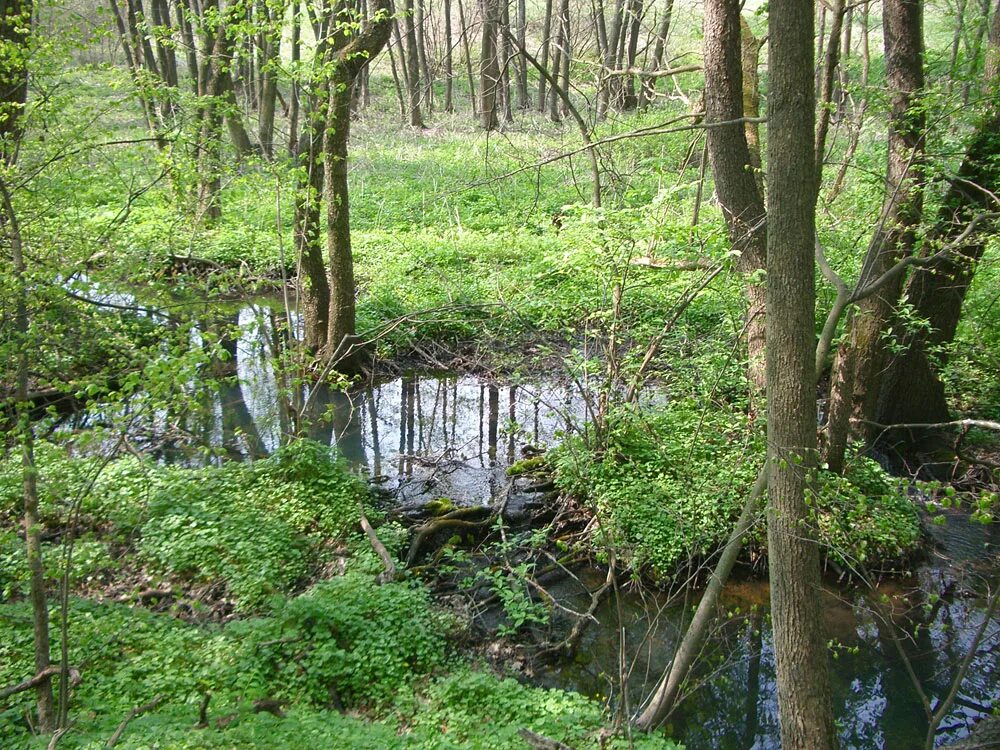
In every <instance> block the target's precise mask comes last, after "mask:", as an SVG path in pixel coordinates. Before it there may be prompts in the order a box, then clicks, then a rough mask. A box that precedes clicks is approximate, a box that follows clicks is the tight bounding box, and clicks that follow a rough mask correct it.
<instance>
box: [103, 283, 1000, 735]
mask: <svg viewBox="0 0 1000 750" xmlns="http://www.w3.org/2000/svg"><path fill="white" fill-rule="evenodd" d="M114 299H115V301H116V302H118V303H119V304H129V303H130V298H129V297H128V296H127V295H125V296H122V295H117V296H115V298H114ZM276 310H278V312H276ZM282 317H283V316H282V314H281V313H280V307H278V308H276V307H272V306H271V305H270V304H269V303H266V302H265V303H262V304H244V305H237V306H233V307H229V308H227V309H225V310H223V312H222V314H221V315H220V314H219V310H218V308H216V309H215V319H216V320H219V321H221V322H224V323H228V324H229V325H234V324H238V334H237V335H234V336H231V337H230V338H228V339H224V341H223V343H224V346H225V347H226V348H227V349H228V350H229V352H230V360H229V362H227V363H222V364H220V365H219V367H220V368H221V373H216V374H217V375H218V374H222V375H228V377H227V378H224V379H223V381H222V385H218V386H213V387H211V388H209V389H207V393H204V394H202V395H201V396H200V397H199V403H200V404H201V406H202V408H200V409H192V410H191V411H190V413H188V414H187V415H186V416H185V418H184V425H185V430H184V432H185V439H184V440H173V439H169V440H164V438H163V435H162V434H161V433H162V432H163V429H164V426H165V425H169V424H171V423H172V421H171V418H170V415H167V414H164V413H162V412H159V413H157V414H155V415H153V416H152V417H151V418H150V419H149V420H148V423H146V424H143V425H141V426H140V427H141V429H139V430H138V432H137V435H136V436H135V438H136V441H137V442H140V443H141V442H142V440H143V439H144V440H146V441H147V444H148V445H150V446H153V445H155V446H159V447H158V448H157V450H160V451H164V452H165V449H164V446H168V445H173V446H174V448H175V449H178V450H180V448H179V446H180V445H181V444H182V443H185V442H186V444H188V445H191V444H197V443H202V444H205V445H210V446H213V447H214V449H215V451H216V459H215V460H223V457H225V458H235V459H246V458H254V457H258V456H262V455H266V454H268V453H270V452H271V451H273V450H275V448H276V447H277V446H278V444H279V442H280V439H281V435H282V433H284V432H288V431H289V430H290V429H291V427H292V425H293V424H295V423H299V424H301V425H302V426H303V428H304V432H305V433H306V434H308V436H309V437H311V438H313V439H315V440H318V441H320V442H323V443H324V444H328V445H331V446H335V447H336V448H337V450H338V451H339V452H340V454H341V455H343V456H344V458H346V459H347V460H348V461H349V462H350V463H351V464H352V466H354V468H355V469H356V470H357V471H358V472H360V473H361V474H363V475H364V476H366V477H367V478H368V479H369V480H370V481H371V482H373V483H374V484H378V485H380V486H382V487H384V488H387V489H389V490H391V491H392V492H393V494H394V496H395V498H396V500H397V502H399V503H400V504H401V505H403V506H407V505H410V504H418V503H422V502H424V501H426V500H428V499H431V498H435V497H447V498H449V499H450V500H452V501H453V502H455V503H457V504H466V505H469V504H486V503H490V502H493V501H494V500H495V499H496V498H497V497H498V496H499V493H500V492H502V491H504V490H505V488H506V487H507V483H508V481H509V480H508V479H507V477H506V468H507V467H508V466H509V465H510V464H511V463H513V462H514V461H515V460H517V459H518V458H520V457H522V456H523V455H525V454H526V453H527V452H530V451H531V450H533V449H535V448H541V447H545V446H547V445H552V444H554V443H556V442H558V441H560V440H562V439H564V438H565V436H566V435H567V434H572V433H574V432H578V431H581V430H586V429H587V422H588V417H589V416H590V412H591V409H592V398H591V397H590V395H589V394H590V390H589V389H588V387H587V386H586V384H579V383H576V382H571V381H570V380H568V379H567V378H560V377H550V378H531V379H530V380H520V381H514V380H509V379H508V380H497V379H490V378H481V377H478V376H474V375H469V374H459V373H408V374H405V375H401V376H399V377H394V378H390V379H387V380H384V381H381V382H377V383H374V384H370V385H367V386H364V387H360V388H356V389H352V390H349V391H347V392H343V391H339V390H335V389H331V388H329V387H326V386H324V385H319V386H309V385H302V386H296V387H290V386H287V384H279V376H276V375H275V369H274V367H273V365H272V363H273V361H274V356H275V352H276V349H277V347H278V345H279V343H280V342H279V337H278V336H276V335H275V331H276V330H278V327H277V326H278V324H279V323H280V322H281V320H282ZM205 319H209V318H208V317H206V318H205ZM297 325H298V324H297V321H295V320H294V317H293V320H292V326H293V327H294V326H297ZM192 344H193V345H196V346H200V340H199V334H198V332H197V330H196V331H195V332H194V333H193V334H192ZM191 385H192V386H195V385H197V384H191ZM196 390H197V389H194V388H193V389H192V392H193V393H194V392H195V391H196ZM181 453H182V455H187V456H190V453H185V452H184V451H181ZM931 534H932V539H933V542H934V547H933V549H932V551H931V552H930V554H929V556H928V560H927V561H926V562H925V563H924V564H922V565H921V566H919V568H918V569H917V570H916V571H915V572H914V574H913V575H912V576H911V577H910V578H908V579H903V580H897V581H893V582H889V583H885V584H883V585H882V586H880V587H879V588H878V589H877V590H876V591H875V592H871V591H867V590H862V589H857V588H848V587H842V586H837V585H835V584H833V583H831V582H828V584H827V588H826V590H825V591H824V592H823V593H822V594H820V596H821V597H822V600H823V609H824V624H825V628H826V631H827V637H828V638H830V639H831V642H833V643H834V644H835V647H834V653H835V656H836V658H835V659H834V660H833V661H832V667H833V675H832V679H833V696H834V705H835V710H836V714H837V719H838V722H839V727H840V734H841V741H842V746H843V747H845V748H885V749H886V750H895V749H897V748H915V747H921V746H922V745H923V738H924V734H925V732H926V728H927V720H926V717H925V712H924V709H923V707H922V705H921V703H920V700H919V698H918V695H917V692H916V690H915V688H914V686H913V684H912V680H911V678H910V676H909V674H908V673H907V670H906V669H905V667H904V664H903V661H902V660H901V658H900V656H899V653H898V648H899V647H901V648H902V649H903V651H904V652H905V653H906V654H907V656H908V658H909V659H910V661H911V663H912V665H913V670H914V672H915V673H916V675H917V677H918V679H919V680H920V682H921V686H922V689H923V690H924V691H925V692H926V693H927V694H928V695H930V696H932V700H934V701H936V700H937V699H938V698H939V697H940V696H943V695H945V694H946V693H947V690H948V688H949V686H950V680H951V679H952V676H953V674H954V671H955V669H956V665H957V664H958V663H959V662H960V661H961V660H962V659H963V657H964V656H965V655H966V653H968V651H969V648H970V644H971V641H972V638H973V634H974V632H975V631H976V630H977V628H978V627H979V626H980V625H981V624H982V621H983V618H984V613H985V601H984V598H983V596H982V593H983V590H984V586H983V581H984V580H986V581H992V583H993V585H1000V583H998V582H997V579H998V576H997V571H998V570H1000V559H998V554H1000V533H998V530H997V527H996V526H995V525H994V526H993V527H984V526H980V525H977V524H971V523H970V522H969V521H968V519H967V518H966V517H965V516H964V515H962V514H959V513H955V512H950V513H947V514H946V515H945V524H944V525H943V526H933V527H931ZM603 580H604V576H603V573H602V572H601V571H598V570H592V571H584V572H583V573H582V574H581V576H580V581H579V582H574V581H572V580H570V579H567V580H565V581H562V582H558V583H555V584H552V585H549V586H548V588H549V590H550V591H551V592H552V593H554V594H555V595H556V596H557V598H558V599H559V600H560V601H561V603H563V604H564V605H566V606H569V607H572V608H574V609H576V610H578V611H583V610H585V609H586V608H587V606H588V604H589V601H590V599H589V593H588V592H589V591H590V590H594V589H596V588H598V587H599V586H600V584H601V583H603ZM581 584H582V585H581ZM686 596H687V597H689V598H688V599H687V600H685V598H684V597H685V594H684V593H683V592H680V593H679V594H678V595H677V596H673V597H671V596H669V595H668V594H666V593H649V592H640V591H638V590H635V589H632V588H625V589H623V590H622V591H621V592H620V593H619V595H618V596H617V597H608V598H607V599H605V600H604V602H603V603H602V605H601V606H600V607H599V608H598V610H597V611H596V613H595V614H596V618H597V623H595V624H592V625H591V626H590V627H588V629H587V630H586V632H585V635H584V638H583V640H582V643H581V648H580V652H579V658H578V659H577V660H575V661H574V662H573V663H571V664H568V665H562V666H559V667H557V668H554V669H550V670H548V671H543V672H539V673H536V674H534V675H532V677H531V679H532V680H533V681H535V682H537V683H539V684H542V685H547V686H553V687H561V688H567V689H573V690H577V691H579V692H581V693H584V694H587V695H590V696H601V697H606V698H608V699H609V701H610V702H611V704H612V705H615V706H620V705H622V699H623V697H624V698H625V700H626V703H627V706H628V708H629V709H630V710H634V709H635V707H636V706H637V705H639V703H640V702H641V700H642V698H643V696H645V695H646V694H648V692H649V690H650V689H651V687H652V686H653V684H655V681H656V680H657V678H658V677H659V675H660V674H661V673H662V671H663V669H664V668H665V667H666V666H667V664H668V662H669V659H670V656H671V654H672V649H673V648H674V646H675V644H676V643H677V641H678V639H679V634H680V632H681V629H682V628H683V626H684V625H685V624H686V613H688V612H689V611H690V606H691V605H692V604H693V603H694V602H696V599H697V595H696V594H692V593H691V592H687V594H686ZM937 596H940V599H936V597H937ZM883 598H884V599H883ZM767 602H768V590H767V584H766V582H763V581H759V580H744V581H737V582H735V583H732V584H730V585H729V586H728V587H727V589H726V592H725V594H724V596H723V606H724V607H725V609H726V610H727V612H728V616H726V617H723V618H720V620H719V623H718V625H717V628H716V630H715V632H714V633H713V634H712V636H711V638H710V639H709V642H708V645H707V647H706V652H705V654H704V658H703V659H702V661H701V667H700V669H699V671H698V672H697V673H696V677H695V685H696V689H694V690H693V692H692V693H691V694H690V696H689V697H688V698H687V699H686V700H685V701H684V703H683V704H682V705H681V707H680V709H678V711H677V712H676V713H675V715H674V716H673V717H672V719H671V724H670V727H669V728H670V730H671V731H672V733H673V734H674V735H675V736H677V737H678V738H680V739H681V740H682V741H683V742H684V743H685V744H686V745H687V747H689V748H691V749H692V750H698V749H699V748H706V749H708V748H719V749H734V750H736V749H738V750H750V749H753V750H765V749H770V748H777V747H779V742H778V718H777V716H778V715H777V697H776V686H775V673H774V653H773V642H772V636H771V629H770V621H769V617H768V610H767ZM889 613H891V615H890V614H889ZM558 624H559V623H558V622H557V625H558ZM563 625H565V626H568V623H565V622H564V623H563ZM622 632H624V638H625V642H624V647H623V644H622V643H621V633H622ZM897 643H898V646H897ZM998 651H1000V624H998V623H997V622H992V623H989V624H987V630H986V636H985V637H984V639H983V642H982V644H981V645H980V649H979V653H978V654H977V656H976V657H975V658H974V660H973V662H972V667H971V669H970V670H969V675H968V678H967V679H966V680H965V682H964V683H963V684H962V686H961V689H960V691H959V694H958V699H957V700H956V702H955V706H954V708H953V710H952V711H951V712H950V714H949V715H948V716H947V717H946V718H945V719H944V721H943V722H942V724H941V732H940V736H939V740H940V741H942V742H943V741H945V740H953V739H957V738H959V737H962V736H965V735H966V734H967V733H968V730H969V728H970V726H971V725H972V723H973V722H974V720H975V719H977V718H979V717H981V716H982V715H983V714H984V713H985V712H987V711H988V710H989V707H990V704H991V701H993V700H996V698H997V697H998V696H1000V675H998V672H997V670H996V665H997V661H998V658H997V657H998ZM622 675H625V676H626V677H627V679H626V684H627V688H626V690H625V692H624V695H623V694H622V691H621V690H620V688H619V685H620V684H621V676H622Z"/></svg>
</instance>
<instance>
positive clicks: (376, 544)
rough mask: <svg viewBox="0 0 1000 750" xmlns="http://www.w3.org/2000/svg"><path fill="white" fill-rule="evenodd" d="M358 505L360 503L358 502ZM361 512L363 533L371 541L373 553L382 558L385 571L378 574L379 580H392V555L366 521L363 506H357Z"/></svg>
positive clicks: (394, 575) (393, 570)
mask: <svg viewBox="0 0 1000 750" xmlns="http://www.w3.org/2000/svg"><path fill="white" fill-rule="evenodd" d="M359 506H360V503H359ZM358 511H359V513H360V514H361V528H362V529H364V530H365V535H366V536H367V537H368V541H369V542H371V545H372V548H373V549H374V550H375V553H376V554H377V555H378V556H379V559H380V560H382V565H383V566H385V572H384V573H383V574H382V575H381V576H379V578H380V579H381V580H386V581H394V580H395V579H396V575H397V574H396V563H394V562H393V560H392V555H390V554H389V550H387V549H386V548H385V545H384V544H382V540H381V539H379V538H378V534H376V533H375V529H373V528H372V525H371V524H370V523H369V522H368V516H366V515H365V509H364V506H360V507H359V508H358Z"/></svg>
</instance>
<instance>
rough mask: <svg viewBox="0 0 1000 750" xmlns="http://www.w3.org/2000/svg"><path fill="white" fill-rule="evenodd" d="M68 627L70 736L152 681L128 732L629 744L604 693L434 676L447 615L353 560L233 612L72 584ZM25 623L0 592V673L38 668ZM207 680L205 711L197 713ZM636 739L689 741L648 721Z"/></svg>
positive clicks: (104, 728) (157, 736)
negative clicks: (341, 572) (203, 721)
mask: <svg viewBox="0 0 1000 750" xmlns="http://www.w3.org/2000/svg"><path fill="white" fill-rule="evenodd" d="M69 626H70V633H71V638H72V639H71V641H70V653H69V656H70V662H71V663H72V664H74V665H79V666H80V668H81V670H82V672H83V675H84V679H83V681H82V682H81V683H80V685H79V686H78V687H77V688H76V689H75V691H74V694H73V716H74V718H75V720H76V723H75V725H74V729H73V731H72V732H71V733H69V734H68V735H67V736H66V737H65V738H64V739H63V741H62V743H61V744H63V743H64V744H65V747H67V748H75V749H86V750H97V748H101V747H103V746H104V743H105V742H106V740H107V738H108V737H109V736H110V735H111V733H112V732H113V731H114V729H115V726H116V725H117V724H118V722H120V721H121V718H122V717H123V716H124V715H126V714H127V713H128V712H129V711H130V710H131V709H132V708H134V707H135V706H138V705H142V704H145V703H147V702H149V700H150V699H151V698H152V697H153V696H157V695H159V696H163V702H162V704H161V705H160V706H159V707H158V708H157V709H156V710H154V711H153V712H151V713H149V714H147V715H145V716H142V717H139V718H137V719H135V720H134V721H133V722H132V723H131V724H130V725H129V727H128V731H127V732H126V733H125V735H124V736H123V737H122V741H121V743H120V745H119V746H120V747H122V748H132V749H134V750H138V749H139V748H149V747H152V746H155V747H159V748H163V750H195V749H197V750H204V749H206V748H218V749H219V750H222V749H223V748H226V749H228V748H234V747H255V748H262V749H263V750H270V749H273V750H291V749H292V748H300V747H350V748H371V749H372V750H376V749H377V750H383V749H384V750H390V749H395V748H398V749H399V750H404V749H411V748H412V750H432V749H435V748H438V749H441V750H444V749H446V748H447V749H448V750H452V749H454V750H458V749H459V748H467V749H472V750H477V749H479V748H481V749H482V750H508V748H509V749H510V750H515V749H516V750H523V748H524V747H525V743H524V740H523V739H521V738H519V737H518V735H517V732H518V730H519V729H522V728H528V729H531V730H533V731H535V732H538V733H540V734H544V735H546V736H549V737H552V738H554V739H558V740H560V741H563V742H567V743H572V745H573V746H574V747H578V748H580V749H581V750H597V748H598V747H599V746H600V747H604V748H607V747H612V748H616V749H618V750H623V749H624V748H625V747H628V744H627V742H625V740H624V739H620V738H613V739H611V740H610V744H600V743H599V736H600V730H601V728H602V726H603V725H604V723H605V721H606V718H607V717H606V715H605V713H604V711H603V709H602V706H601V705H600V704H598V703H596V702H593V701H590V700H588V699H587V698H584V697H583V696H581V695H578V694H575V693H568V692H563V691H559V690H543V689H539V688H532V687H528V686H525V685H521V684H519V683H517V682H515V681H514V680H510V679H506V680H498V679H497V678H496V677H494V676H493V675H491V674H488V673H486V672H479V671H474V670H472V669H471V668H469V667H462V666H459V667H456V668H454V670H453V671H452V672H451V673H448V674H444V675H440V676H438V677H436V678H434V679H431V680H430V681H429V682H428V681H427V679H426V677H424V675H426V674H427V673H430V672H435V671H440V670H441V669H443V668H445V667H446V666H447V661H446V659H445V633H446V632H447V629H448V627H449V623H448V618H447V617H446V616H444V615H442V614H440V613H437V612H435V611H434V610H433V609H432V608H431V607H430V603H429V596H428V592H427V591H426V590H425V589H423V588H420V587H416V586H413V585H411V584H407V583H391V584H386V585H383V586H378V585H376V584H375V583H374V581H373V579H372V578H371V577H366V576H362V575H358V574H348V575H346V576H344V577H342V578H337V579H333V580H330V581H327V582H324V583H322V584H319V585H318V586H316V587H315V588H314V589H312V590H310V591H308V592H306V593H305V594H303V595H301V596H299V597H296V598H293V599H287V600H282V601H280V602H277V603H276V606H275V610H274V614H273V615H270V616H268V617H264V618H259V619H253V620H243V621H236V622H233V623H230V624H229V625H226V626H225V627H218V626H199V625H194V624H190V623H184V622H181V621H179V620H177V619H174V618H172V617H170V616H166V615H157V614H152V613H149V612H145V611H143V610H142V609H140V608H129V607H125V606H122V605H116V604H97V603H94V602H88V601H81V600H75V599H74V600H72V601H71V606H70V614H69ZM31 638H32V635H31V617H30V609H29V607H28V605H27V603H18V604H5V605H0V683H2V684H4V685H6V684H11V683H14V682H17V681H19V680H21V679H23V677H24V675H27V674H30V673H31V671H32V666H33V665H32V647H31V643H32V641H31ZM334 693H336V694H337V695H338V697H339V698H340V699H341V700H343V701H344V702H345V703H346V704H347V705H348V706H356V705H358V704H359V703H365V704H369V712H368V714H367V718H359V717H358V715H357V714H356V713H354V712H351V713H348V714H341V713H340V712H338V711H336V710H331V709H330V707H329V704H330V702H331V695H332V694H334ZM205 694H211V702H210V704H209V712H208V719H209V722H208V726H207V727H205V728H196V727H194V724H195V722H196V720H197V716H198V705H199V703H200V702H201V699H202V696H203V695H205ZM262 698H268V699H272V700H277V701H279V702H280V704H281V705H282V708H283V711H284V712H285V713H286V716H285V717H284V718H280V719H279V718H277V717H275V716H272V715H270V714H267V713H256V712H255V711H254V701H256V700H258V699H262ZM31 700H32V696H31V694H30V692H29V693H22V694H20V695H19V696H16V697H15V698H13V699H11V700H10V701H8V702H7V705H8V706H9V707H8V708H6V709H5V710H4V711H2V712H0V744H2V745H3V746H5V747H34V746H35V745H33V744H31V743H32V740H31V739H29V735H28V733H27V728H26V726H25V724H24V722H23V715H24V710H25V709H27V708H28V707H29V706H30V704H31ZM484 726H488V727H489V730H490V731H488V732H483V731H482V729H483V727H484ZM38 746H39V747H44V740H42V741H40V743H39V745H38ZM635 747H637V748H640V749H642V750H654V749H656V750H673V749H674V748H678V747H679V746H678V745H675V744H674V743H672V742H671V741H669V740H665V739H663V738H662V737H659V736H642V737H637V738H636V744H635Z"/></svg>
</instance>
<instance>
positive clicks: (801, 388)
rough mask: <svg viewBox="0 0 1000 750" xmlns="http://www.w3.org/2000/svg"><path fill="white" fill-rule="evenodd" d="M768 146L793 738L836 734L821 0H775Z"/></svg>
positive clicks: (773, 395) (775, 581) (806, 743)
mask: <svg viewBox="0 0 1000 750" xmlns="http://www.w3.org/2000/svg"><path fill="white" fill-rule="evenodd" d="M769 27H770V41H769V45H768V49H769V53H768V70H769V72H770V92H769V96H768V149H767V156H768V159H767V178H768V179H767V183H768V197H767V215H768V222H769V227H768V233H767V234H768V240H767V323H768V326H767V446H768V465H769V472H770V482H769V498H770V502H769V504H768V518H767V549H768V570H769V576H770V582H771V619H772V622H773V627H774V653H775V661H776V663H777V684H778V711H779V718H780V722H781V746H782V748H784V750H828V749H829V748H833V747H835V746H836V733H835V730H834V723H833V705H832V701H831V697H830V680H829V663H828V662H829V655H828V653H827V650H826V639H825V638H824V637H823V628H822V620H821V617H820V594H821V589H820V568H819V548H818V547H817V544H816V541H815V538H814V533H813V531H812V529H813V527H814V518H813V517H812V516H811V514H810V509H809V506H808V505H807V504H806V497H805V493H806V483H807V475H808V473H809V470H810V468H811V467H812V466H814V465H815V452H816V392H815V364H814V357H815V325H816V324H815V317H814V316H815V307H816V290H815V283H814V261H813V257H814V242H815V211H816V179H815V159H814V153H815V144H814V138H815V133H814V123H815V100H814V80H813V3H812V0H772V2H771V5H770V23H769Z"/></svg>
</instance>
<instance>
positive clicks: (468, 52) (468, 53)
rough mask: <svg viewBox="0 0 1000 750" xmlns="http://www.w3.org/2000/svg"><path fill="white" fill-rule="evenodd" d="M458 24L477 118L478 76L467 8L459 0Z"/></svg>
mask: <svg viewBox="0 0 1000 750" xmlns="http://www.w3.org/2000/svg"><path fill="white" fill-rule="evenodd" d="M458 22H459V23H460V24H461V26H462V49H463V51H464V52H465V74H466V76H468V79H469V101H470V102H471V103H472V116H473V117H475V116H476V114H477V109H476V102H478V101H479V99H478V97H477V96H476V76H475V74H474V73H473V72H472V49H471V48H470V46H469V29H468V28H467V27H466V25H465V8H464V7H463V6H462V0H458Z"/></svg>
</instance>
